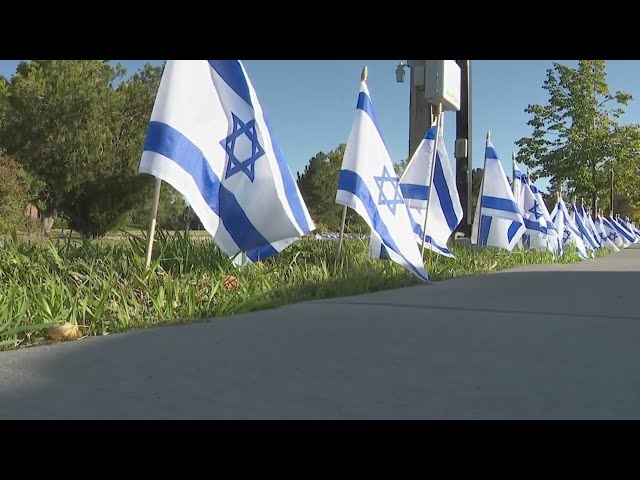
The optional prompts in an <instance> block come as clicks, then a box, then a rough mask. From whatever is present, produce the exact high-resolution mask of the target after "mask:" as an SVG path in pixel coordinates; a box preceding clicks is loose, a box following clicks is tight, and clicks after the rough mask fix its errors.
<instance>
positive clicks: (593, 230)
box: [582, 207, 603, 248]
mask: <svg viewBox="0 0 640 480" xmlns="http://www.w3.org/2000/svg"><path fill="white" fill-rule="evenodd" d="M582 218H584V222H585V224H586V225H587V228H588V229H589V231H590V232H591V233H592V234H593V238H594V239H595V241H596V243H597V244H598V248H602V247H603V245H602V241H601V240H602V239H601V238H600V233H599V232H598V229H597V228H596V225H595V223H593V218H592V217H591V209H589V211H588V213H585V211H584V207H583V208H582Z"/></svg>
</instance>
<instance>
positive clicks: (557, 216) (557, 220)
mask: <svg viewBox="0 0 640 480" xmlns="http://www.w3.org/2000/svg"><path fill="white" fill-rule="evenodd" d="M549 215H550V217H551V221H552V222H553V226H554V228H555V231H556V233H557V241H558V255H559V256H562V255H564V242H563V239H564V230H565V226H564V212H563V211H562V210H560V209H559V208H558V205H557V204H556V206H555V207H554V209H553V212H551V213H550V214H549Z"/></svg>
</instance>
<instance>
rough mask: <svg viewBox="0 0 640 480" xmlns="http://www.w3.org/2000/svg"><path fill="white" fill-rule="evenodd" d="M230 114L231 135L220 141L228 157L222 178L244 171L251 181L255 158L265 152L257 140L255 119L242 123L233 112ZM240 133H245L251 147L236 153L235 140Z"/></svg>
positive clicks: (253, 173)
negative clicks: (231, 122)
mask: <svg viewBox="0 0 640 480" xmlns="http://www.w3.org/2000/svg"><path fill="white" fill-rule="evenodd" d="M231 116H232V117H233V130H232V132H231V135H229V136H228V137H227V138H225V139H223V140H221V141H220V145H222V148H224V149H225V151H226V152H227V156H228V157H229V161H228V162H227V170H226V172H225V177H224V178H229V177H230V176H232V175H235V174H236V173H238V172H244V173H245V175H246V176H247V177H248V178H249V180H250V181H251V182H252V183H253V180H254V178H255V165H256V160H258V159H259V158H260V157H262V156H263V155H264V154H265V151H264V149H263V148H262V146H261V145H260V142H259V141H258V132H257V131H256V121H255V119H251V120H249V121H248V122H247V123H244V122H243V121H242V120H240V119H239V118H238V117H237V116H236V114H235V113H233V112H231ZM242 135H245V136H246V137H247V138H248V139H249V141H250V142H251V149H250V151H249V152H247V151H246V149H243V150H245V151H244V152H238V153H236V151H235V148H236V140H237V139H238V138H239V137H240V136H242ZM243 154H244V155H243ZM238 156H243V157H245V159H244V160H239V159H238Z"/></svg>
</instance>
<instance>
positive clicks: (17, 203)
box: [0, 156, 28, 233]
mask: <svg viewBox="0 0 640 480" xmlns="http://www.w3.org/2000/svg"><path fill="white" fill-rule="evenodd" d="M23 177H24V174H23V171H22V168H21V167H20V166H19V165H18V164H17V163H16V162H15V161H13V160H12V159H10V158H8V157H5V156H0V233H13V232H16V231H18V230H19V229H20V228H22V227H23V226H24V225H25V222H26V219H27V215H26V207H27V203H28V198H27V192H26V188H25V185H24V184H23V181H22V178H23Z"/></svg>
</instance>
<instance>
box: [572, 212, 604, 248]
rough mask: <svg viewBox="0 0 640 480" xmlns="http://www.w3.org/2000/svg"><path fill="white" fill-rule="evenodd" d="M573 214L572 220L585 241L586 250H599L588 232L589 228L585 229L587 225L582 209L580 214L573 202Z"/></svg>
mask: <svg viewBox="0 0 640 480" xmlns="http://www.w3.org/2000/svg"><path fill="white" fill-rule="evenodd" d="M573 212H574V216H573V217H574V218H573V220H574V222H575V224H576V226H577V227H578V229H579V230H580V233H581V234H582V236H583V237H584V238H585V240H586V242H585V245H587V248H589V249H590V250H597V249H598V248H599V246H598V243H597V242H596V240H595V239H594V238H593V233H591V232H590V231H589V228H587V225H586V222H585V219H584V215H586V214H585V213H584V208H583V209H582V213H581V212H580V210H578V207H577V206H576V202H573Z"/></svg>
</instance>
